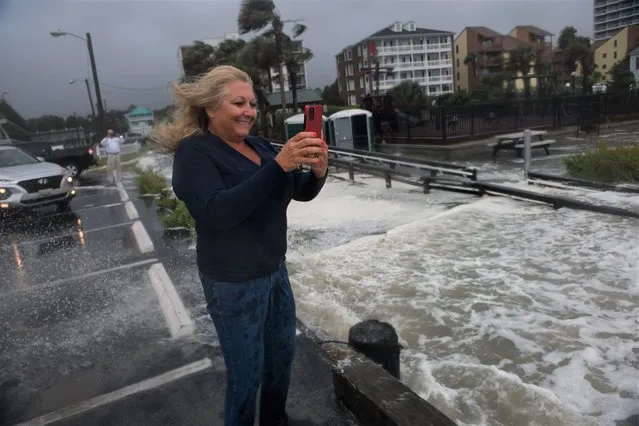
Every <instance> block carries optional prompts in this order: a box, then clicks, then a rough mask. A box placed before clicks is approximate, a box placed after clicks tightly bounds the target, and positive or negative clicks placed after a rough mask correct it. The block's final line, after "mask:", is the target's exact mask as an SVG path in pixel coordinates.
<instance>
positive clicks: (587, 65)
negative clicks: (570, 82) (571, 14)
mask: <svg viewBox="0 0 639 426" xmlns="http://www.w3.org/2000/svg"><path fill="white" fill-rule="evenodd" d="M559 51H560V54H561V56H562V60H563V66H564V71H566V72H567V73H572V72H575V71H576V70H577V63H578V64H579V65H580V67H581V76H582V85H581V86H582V87H581V88H582V91H583V94H588V93H590V92H591V90H592V84H591V83H592V82H591V78H592V77H593V76H594V75H595V68H596V66H595V58H594V56H593V52H592V49H591V46H590V39H589V38H588V37H582V36H578V35H577V30H576V29H575V28H574V27H566V28H564V29H563V30H562V31H561V33H560V34H559Z"/></svg>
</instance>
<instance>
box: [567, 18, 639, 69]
mask: <svg viewBox="0 0 639 426" xmlns="http://www.w3.org/2000/svg"><path fill="white" fill-rule="evenodd" d="M638 45H639V25H631V26H628V27H625V28H621V29H618V30H617V31H615V33H614V34H612V36H611V37H610V38H608V39H605V40H598V41H596V42H595V43H594V44H593V45H592V51H593V55H594V59H595V65H596V69H597V71H599V72H600V73H601V76H602V81H604V82H605V81H610V80H611V79H612V78H611V76H610V70H611V69H612V67H613V66H614V65H615V64H616V63H618V62H620V61H622V60H627V58H628V56H629V53H630V52H631V51H633V50H634V49H635V48H636V47H637V46H638ZM578 73H579V74H581V73H580V70H578Z"/></svg>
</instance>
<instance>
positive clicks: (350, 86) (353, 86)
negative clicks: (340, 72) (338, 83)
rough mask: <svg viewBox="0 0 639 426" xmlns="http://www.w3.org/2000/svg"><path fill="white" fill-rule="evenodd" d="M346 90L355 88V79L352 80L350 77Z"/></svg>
mask: <svg viewBox="0 0 639 426" xmlns="http://www.w3.org/2000/svg"><path fill="white" fill-rule="evenodd" d="M347 90H348V91H349V92H350V91H353V90H355V80H353V79H352V78H351V79H349V80H348V87H347Z"/></svg>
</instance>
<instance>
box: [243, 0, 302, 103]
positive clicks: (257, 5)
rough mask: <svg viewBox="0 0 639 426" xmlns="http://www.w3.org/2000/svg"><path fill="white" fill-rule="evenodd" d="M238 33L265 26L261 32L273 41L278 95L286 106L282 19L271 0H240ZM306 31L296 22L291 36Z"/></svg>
mask: <svg viewBox="0 0 639 426" xmlns="http://www.w3.org/2000/svg"><path fill="white" fill-rule="evenodd" d="M237 25H238V28H239V32H240V34H242V35H244V34H248V33H251V32H253V33H257V32H259V31H262V30H263V29H265V28H267V30H266V31H265V32H264V33H263V34H262V36H264V37H266V38H272V39H273V41H274V43H275V55H276V58H277V68H278V74H279V75H278V82H279V85H280V97H281V102H282V108H283V109H285V108H286V94H285V90H284V84H285V81H284V67H285V63H284V60H285V56H284V43H285V38H286V34H285V33H284V21H283V20H282V18H281V17H280V15H279V13H278V11H277V9H276V7H275V3H274V2H273V0H242V4H241V6H240V13H239V15H238V18H237ZM305 31H306V26H305V25H300V24H297V25H295V27H294V28H293V38H295V37H299V36H300V35H301V34H302V33H304V32H305Z"/></svg>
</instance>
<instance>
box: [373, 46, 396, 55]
mask: <svg viewBox="0 0 639 426" xmlns="http://www.w3.org/2000/svg"><path fill="white" fill-rule="evenodd" d="M396 52H397V46H387V47H379V48H377V53H382V54H384V53H396Z"/></svg>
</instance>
